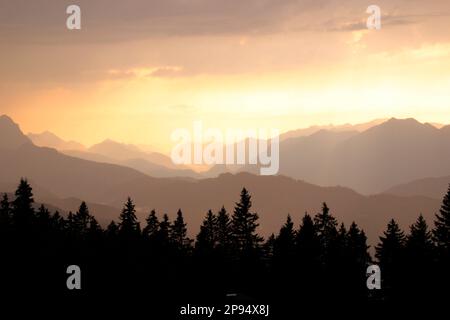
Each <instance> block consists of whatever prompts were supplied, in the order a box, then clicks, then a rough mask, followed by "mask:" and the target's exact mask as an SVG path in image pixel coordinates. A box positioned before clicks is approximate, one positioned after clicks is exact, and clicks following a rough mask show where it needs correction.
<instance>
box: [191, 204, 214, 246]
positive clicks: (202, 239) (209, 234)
mask: <svg viewBox="0 0 450 320" xmlns="http://www.w3.org/2000/svg"><path fill="white" fill-rule="evenodd" d="M216 243H217V217H216V216H215V215H214V214H213V212H212V211H211V210H208V213H207V214H206V217H205V219H204V220H203V223H202V225H201V226H200V232H199V233H198V235H197V241H196V242H195V249H196V251H197V252H199V253H200V254H204V255H205V254H211V253H212V251H213V250H214V249H215V247H216Z"/></svg>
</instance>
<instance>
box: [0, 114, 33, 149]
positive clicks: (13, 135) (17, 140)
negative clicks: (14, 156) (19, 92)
mask: <svg viewBox="0 0 450 320" xmlns="http://www.w3.org/2000/svg"><path fill="white" fill-rule="evenodd" d="M26 143H31V141H30V140H29V139H28V138H27V137H26V136H25V135H24V134H23V133H22V131H21V130H20V128H19V125H18V124H17V123H15V122H14V121H13V119H11V118H10V117H8V116H7V115H2V116H0V148H9V149H11V148H18V147H20V146H22V145H23V144H26Z"/></svg>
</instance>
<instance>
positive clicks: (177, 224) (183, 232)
mask: <svg viewBox="0 0 450 320" xmlns="http://www.w3.org/2000/svg"><path fill="white" fill-rule="evenodd" d="M170 242H171V243H172V244H174V245H175V247H176V248H178V249H181V250H184V249H187V248H188V247H189V246H190V244H191V240H190V239H189V238H188V237H187V227H186V223H185V222H184V218H183V212H182V211H181V209H178V212H177V218H176V219H175V221H174V222H173V224H172V226H171V228H170Z"/></svg>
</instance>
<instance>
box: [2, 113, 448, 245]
mask: <svg viewBox="0 0 450 320" xmlns="http://www.w3.org/2000/svg"><path fill="white" fill-rule="evenodd" d="M405 127H406V129H408V130H409V129H410V128H416V129H417V128H420V129H419V130H418V131H419V132H420V134H424V135H425V136H427V137H428V138H427V139H429V137H433V136H437V137H443V138H442V139H443V141H446V140H445V139H446V138H445V137H446V131H447V130H448V129H446V127H444V128H442V129H436V128H434V127H432V128H430V127H429V126H428V125H422V124H419V123H417V122H416V121H415V120H411V119H410V120H396V119H393V120H389V121H387V122H385V123H383V124H382V125H379V126H376V127H372V128H371V129H369V130H367V131H365V132H363V133H358V132H356V131H350V132H346V131H344V132H328V131H319V132H316V133H315V134H313V135H311V136H309V137H300V138H291V139H288V140H286V141H285V142H283V144H285V143H287V144H285V146H284V147H283V148H286V146H288V145H289V144H292V149H293V150H297V149H301V150H308V152H309V154H310V156H311V158H310V159H312V158H313V157H312V155H314V154H315V155H317V156H318V157H319V156H320V155H322V154H324V153H329V154H337V155H339V153H335V152H336V151H335V150H336V149H337V148H338V146H339V148H343V150H346V149H345V148H350V147H353V146H355V148H356V147H357V148H359V149H361V148H362V146H364V143H366V142H368V141H371V139H372V141H373V142H374V144H373V145H374V146H376V147H377V146H378V147H379V146H380V143H381V142H380V141H378V137H380V136H381V137H382V138H383V139H382V141H386V140H389V141H391V142H393V145H394V146H397V145H399V143H400V141H404V134H405V133H404V132H403V131H404V130H405ZM396 128H397V129H396ZM370 130H375V131H372V132H371V131H370ZM379 130H382V131H384V132H387V133H385V135H387V134H388V133H391V134H393V136H392V137H391V138H390V139H388V137H385V136H384V135H383V134H381V133H380V132H379ZM408 130H406V131H408ZM413 132H415V131H413ZM423 132H425V133H426V134H425V133H423ZM361 134H363V138H364V139H362V138H359V139H356V140H354V139H355V138H356V137H358V136H360V135H361ZM374 137H376V138H374ZM411 138H413V140H412V141H415V142H417V144H418V145H420V146H422V145H423V144H424V143H425V141H421V139H419V137H418V136H417V135H415V136H412V137H411ZM294 139H295V140H294ZM360 139H362V141H361V140H360ZM397 140H399V141H397ZM412 141H409V143H410V144H416V143H411V142H412ZM442 143H443V142H442V141H439V143H436V145H441V144H442ZM436 145H433V146H430V149H432V147H436ZM411 148H412V147H411V146H405V147H404V150H408V151H409V150H410V149H411ZM94 149H96V150H97V152H98V150H99V149H98V147H96V148H94ZM365 149H367V151H368V152H372V154H375V153H376V152H377V151H382V152H387V151H388V150H389V148H387V147H384V148H381V150H377V149H375V150H371V149H370V148H369V147H368V146H365ZM347 150H348V149H347ZM389 151H390V152H389V153H388V154H391V155H394V154H395V152H394V151H395V150H389ZM284 152H285V151H284ZM442 154H444V152H441V153H440V154H439V156H441V155H442ZM110 155H111V154H110ZM352 156H353V159H352V161H356V160H355V159H358V157H355V155H354V154H352ZM434 156H436V154H434ZM105 157H106V156H105ZM319 158H320V157H319ZM418 158H420V159H422V158H423V157H419V156H418ZM426 158H427V159H428V157H426ZM359 159H361V158H359ZM363 159H365V158H363ZM339 160H340V161H342V159H339ZM322 161H323V163H322V162H317V163H316V165H317V166H320V167H323V166H324V165H325V164H326V163H329V159H325V160H323V159H322ZM437 162H439V161H434V162H433V163H437ZM303 163H304V164H303V166H304V167H303V168H304V170H305V169H306V168H307V167H306V163H305V162H303ZM409 164H413V165H414V166H417V165H418V164H417V163H415V162H414V161H407V162H405V163H403V164H402V165H403V166H406V167H407V166H408V165H409ZM308 165H309V168H310V170H312V169H314V162H312V160H311V162H310V163H309V164H308ZM393 165H394V163H393ZM414 166H413V168H415V167H414ZM376 169H377V166H375V165H374V167H369V168H368V170H369V171H370V170H376ZM442 170H443V169H442ZM443 171H444V170H443ZM448 172H450V170H449V171H447V177H448ZM378 174H380V173H379V172H378ZM21 177H26V178H27V179H28V180H29V181H30V182H31V184H32V186H33V188H34V191H35V195H36V200H37V201H39V202H44V203H49V204H52V205H53V206H55V207H58V208H61V209H62V210H64V211H69V210H72V211H73V210H76V207H77V205H78V203H79V202H81V200H85V201H87V202H88V205H90V206H91V211H92V213H93V214H95V215H97V216H99V221H100V222H102V223H104V224H105V223H107V222H108V221H110V220H111V219H117V217H118V215H119V213H120V208H121V206H122V203H123V202H124V201H125V200H126V198H127V197H128V196H130V197H132V198H133V199H134V200H135V202H136V205H137V209H138V216H139V218H140V219H141V221H143V220H144V218H145V215H146V214H148V212H149V210H150V209H152V208H154V209H156V210H157V212H158V213H159V214H160V215H161V214H163V213H168V214H169V216H172V217H173V216H174V214H175V212H176V210H178V208H182V210H183V212H184V214H185V217H186V220H187V222H188V223H189V225H190V231H191V232H196V231H197V229H198V226H199V224H200V222H201V220H202V219H203V217H204V215H205V214H206V212H207V210H208V209H213V210H218V209H219V208H220V207H221V206H222V205H224V206H225V207H226V208H227V209H228V210H229V211H231V210H232V208H233V206H234V202H235V201H237V200H238V196H239V192H240V190H241V189H242V188H243V187H246V188H247V189H249V191H250V193H251V194H252V196H253V198H252V200H253V204H254V210H255V211H257V212H258V214H259V215H260V217H261V221H260V223H261V227H260V228H261V233H262V234H264V235H266V236H267V235H268V234H270V233H272V232H276V231H277V229H278V228H279V227H280V226H281V225H282V223H283V222H284V220H285V219H286V215H287V214H288V213H289V214H291V216H292V217H293V218H294V220H295V221H296V222H297V223H298V222H299V221H300V218H301V216H303V214H304V213H305V212H306V211H307V212H309V213H312V214H314V213H316V212H318V211H319V210H320V207H321V205H322V202H327V203H328V205H329V206H330V207H331V209H332V213H333V214H334V215H335V216H336V217H338V218H339V219H340V220H341V221H344V222H345V223H346V224H349V223H351V222H352V221H353V220H355V221H356V222H357V223H358V224H360V225H361V226H362V227H363V228H364V229H365V230H366V232H367V234H368V237H369V241H370V242H371V243H372V244H374V243H375V242H376V241H377V238H376V236H377V235H379V234H380V233H381V232H382V230H383V229H384V228H385V225H386V223H387V221H388V220H389V219H390V218H396V219H397V220H398V221H399V223H400V225H401V226H402V227H404V228H405V227H407V226H408V225H409V224H411V223H413V222H414V220H415V219H416V217H417V216H418V214H419V213H422V214H423V215H424V216H425V217H426V218H427V219H428V220H429V221H431V220H432V219H433V216H434V213H435V212H436V211H437V210H438V208H439V206H440V202H441V200H440V198H441V197H442V195H443V193H444V192H442V194H441V195H431V194H428V195H423V194H421V193H420V192H418V193H417V194H401V192H398V191H395V190H398V189H393V190H391V191H389V192H385V193H380V194H375V195H370V196H369V195H362V194H360V193H358V192H355V191H354V190H352V189H350V188H347V187H342V186H327V187H324V186H318V185H314V184H311V183H309V182H306V181H304V180H306V179H302V180H300V179H295V178H292V177H287V176H283V175H278V176H258V175H254V174H251V173H246V172H241V173H236V174H229V173H226V174H221V175H219V176H218V177H214V178H206V179H186V178H180V177H174V178H158V177H151V176H149V175H147V174H144V173H142V172H140V171H138V170H135V169H132V168H129V167H126V166H123V165H117V164H111V163H105V162H97V161H91V160H85V159H80V158H78V157H74V156H69V155H67V154H64V153H62V152H59V151H57V150H55V149H52V148H47V147H39V146H36V145H34V144H33V143H32V142H31V140H30V139H29V138H28V137H26V136H25V135H24V134H23V133H22V132H21V130H20V128H19V126H18V125H17V124H15V123H14V122H13V120H12V119H10V118H9V117H7V116H1V117H0V188H2V190H0V191H2V192H12V191H13V188H14V186H15V185H16V184H17V183H18V181H19V179H20V178H21ZM318 177H319V178H322V179H324V177H325V175H323V176H320V175H319V176H318ZM446 179H447V182H446V183H448V182H450V181H449V180H448V178H442V181H445V180H446ZM349 181H352V180H349ZM369 182H370V181H369ZM444 191H445V190H444Z"/></svg>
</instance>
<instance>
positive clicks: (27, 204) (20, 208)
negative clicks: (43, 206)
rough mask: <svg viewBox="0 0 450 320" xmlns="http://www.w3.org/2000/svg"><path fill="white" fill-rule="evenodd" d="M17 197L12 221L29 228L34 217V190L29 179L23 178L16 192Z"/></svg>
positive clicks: (17, 225)
mask: <svg viewBox="0 0 450 320" xmlns="http://www.w3.org/2000/svg"><path fill="white" fill-rule="evenodd" d="M15 196H16V199H15V200H14V201H13V210H12V221H13V224H14V225H15V226H16V227H18V228H20V227H21V226H23V227H24V228H28V227H30V226H31V224H32V222H33V219H34V209H33V204H34V199H33V190H32V188H31V186H30V185H29V184H28V182H27V180H25V179H21V180H20V183H19V186H18V187H17V190H16V192H15Z"/></svg>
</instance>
